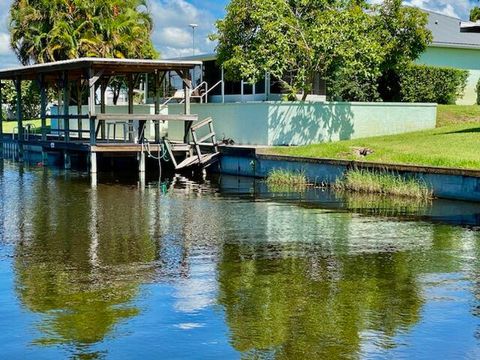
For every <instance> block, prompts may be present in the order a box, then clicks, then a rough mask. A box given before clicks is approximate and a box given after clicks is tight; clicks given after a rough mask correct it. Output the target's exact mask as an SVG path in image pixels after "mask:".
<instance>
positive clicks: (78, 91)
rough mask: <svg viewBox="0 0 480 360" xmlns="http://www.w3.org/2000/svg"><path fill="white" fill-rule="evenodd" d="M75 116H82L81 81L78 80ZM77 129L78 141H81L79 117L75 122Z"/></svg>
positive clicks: (80, 120) (81, 125) (81, 124)
mask: <svg viewBox="0 0 480 360" xmlns="http://www.w3.org/2000/svg"><path fill="white" fill-rule="evenodd" d="M77 115H82V81H81V80H80V79H79V80H78V81H77ZM77 129H78V139H79V140H82V137H83V133H82V130H83V120H82V119H81V118H80V116H79V117H78V120H77Z"/></svg>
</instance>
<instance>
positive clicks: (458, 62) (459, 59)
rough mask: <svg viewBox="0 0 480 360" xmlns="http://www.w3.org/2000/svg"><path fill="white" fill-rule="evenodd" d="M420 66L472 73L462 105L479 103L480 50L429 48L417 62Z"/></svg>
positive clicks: (460, 100) (459, 101)
mask: <svg viewBox="0 0 480 360" xmlns="http://www.w3.org/2000/svg"><path fill="white" fill-rule="evenodd" d="M417 62H418V63H419V64H425V65H433V66H450V67H455V68H458V69H465V70H469V71H470V76H469V78H468V83H467V87H466V88H465V93H464V95H463V97H462V98H461V99H459V100H458V101H457V104H460V105H473V104H476V101H477V90H476V86H477V82H478V80H479V79H480V50H474V49H454V48H441V47H429V48H428V49H427V51H425V53H423V54H422V56H421V57H420V59H419V60H418V61H417Z"/></svg>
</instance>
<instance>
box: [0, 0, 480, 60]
mask: <svg viewBox="0 0 480 360" xmlns="http://www.w3.org/2000/svg"><path fill="white" fill-rule="evenodd" d="M85 1H88V0H85ZM148 1H149V3H150V11H151V13H152V16H153V19H154V32H153V35H152V40H153V43H154V45H155V47H156V48H157V50H159V51H160V53H161V56H162V58H172V57H179V56H190V55H192V53H193V50H192V29H191V28H190V27H189V24H192V23H194V24H198V28H197V29H196V35H195V39H196V45H195V52H196V53H197V54H199V53H208V52H212V51H213V50H214V48H215V44H213V43H212V42H210V41H209V40H208V35H209V34H211V33H212V32H214V29H215V27H214V23H215V20H216V19H219V18H222V17H223V16H224V13H225V6H226V4H227V3H228V0H148ZM371 1H372V2H380V1H382V0H371ZM11 2H12V1H11V0H0V68H9V67H14V66H18V62H17V60H16V57H15V54H14V53H13V51H12V50H11V49H10V45H9V35H8V30H7V29H8V10H9V8H10V5H11ZM476 3H477V0H406V1H405V4H407V5H412V6H417V7H420V8H424V9H428V10H434V11H438V12H440V13H443V14H446V15H451V16H456V17H459V18H461V19H464V20H466V19H468V14H469V12H470V9H471V8H472V7H473V6H474V5H475V4H476Z"/></svg>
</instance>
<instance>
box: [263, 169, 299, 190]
mask: <svg viewBox="0 0 480 360" xmlns="http://www.w3.org/2000/svg"><path fill="white" fill-rule="evenodd" d="M266 183H267V186H268V188H269V190H270V191H274V192H287V191H301V190H305V188H306V187H307V186H308V182H307V177H306V176H305V174H304V173H303V172H293V171H288V170H282V169H275V170H272V171H271V172H270V173H269V174H268V176H267V180H266Z"/></svg>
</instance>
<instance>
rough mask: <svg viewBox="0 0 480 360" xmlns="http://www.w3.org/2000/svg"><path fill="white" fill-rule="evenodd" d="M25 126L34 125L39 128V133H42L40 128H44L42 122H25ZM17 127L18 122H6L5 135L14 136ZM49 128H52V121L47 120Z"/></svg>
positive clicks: (4, 126) (4, 124)
mask: <svg viewBox="0 0 480 360" xmlns="http://www.w3.org/2000/svg"><path fill="white" fill-rule="evenodd" d="M23 124H24V126H25V125H27V124H33V125H35V126H36V127H37V132H38V133H40V128H41V127H42V122H41V120H40V119H39V120H28V121H24V122H23ZM16 126H17V122H16V121H4V122H3V133H4V134H12V133H13V128H14V127H16ZM47 126H50V119H47Z"/></svg>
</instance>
